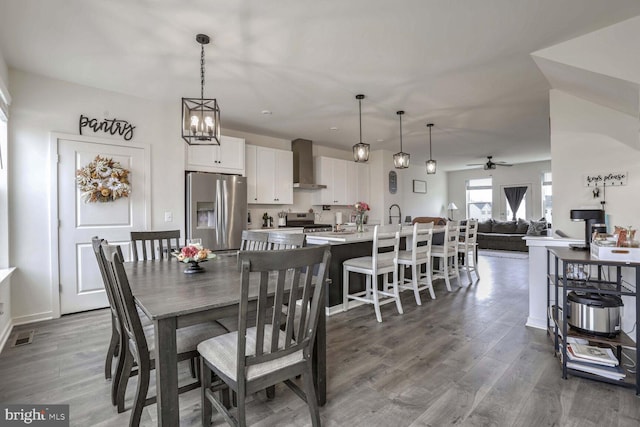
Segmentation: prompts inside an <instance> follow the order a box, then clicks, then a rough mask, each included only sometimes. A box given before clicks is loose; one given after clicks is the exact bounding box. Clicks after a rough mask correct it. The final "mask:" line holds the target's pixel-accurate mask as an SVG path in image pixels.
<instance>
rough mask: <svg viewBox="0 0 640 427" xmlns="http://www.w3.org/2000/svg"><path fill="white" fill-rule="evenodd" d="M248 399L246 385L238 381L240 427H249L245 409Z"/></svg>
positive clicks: (238, 417) (238, 418)
mask: <svg viewBox="0 0 640 427" xmlns="http://www.w3.org/2000/svg"><path fill="white" fill-rule="evenodd" d="M246 397H247V390H246V388H245V385H244V383H243V382H242V381H238V393H237V399H238V403H237V405H236V406H237V408H238V411H237V420H238V427H246V426H247V417H246V413H245V409H246V405H245V400H246Z"/></svg>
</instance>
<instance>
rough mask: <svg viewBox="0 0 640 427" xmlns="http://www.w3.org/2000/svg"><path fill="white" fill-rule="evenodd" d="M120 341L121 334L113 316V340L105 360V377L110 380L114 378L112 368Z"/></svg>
mask: <svg viewBox="0 0 640 427" xmlns="http://www.w3.org/2000/svg"><path fill="white" fill-rule="evenodd" d="M119 341H120V334H119V333H118V330H117V329H116V319H115V318H114V317H113V315H112V316H111V341H110V342H109V348H108V349H107V358H106V360H105V361H104V378H105V379H106V380H109V379H111V378H112V375H111V370H112V367H113V358H114V357H116V351H117V350H118V342H119Z"/></svg>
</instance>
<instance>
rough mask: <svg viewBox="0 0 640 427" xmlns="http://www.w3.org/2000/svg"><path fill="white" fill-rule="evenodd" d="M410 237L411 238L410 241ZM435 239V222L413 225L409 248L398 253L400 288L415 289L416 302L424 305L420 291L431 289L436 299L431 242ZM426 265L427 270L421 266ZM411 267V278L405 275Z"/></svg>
mask: <svg viewBox="0 0 640 427" xmlns="http://www.w3.org/2000/svg"><path fill="white" fill-rule="evenodd" d="M409 239H411V240H410V241H409ZM432 240H433V223H432V222H430V223H426V224H419V223H415V224H414V225H413V234H412V235H411V237H410V238H408V239H407V248H409V249H408V250H404V251H400V252H399V253H398V265H399V266H400V284H399V285H398V286H399V287H400V289H413V294H414V295H415V297H416V304H418V305H422V300H421V299H420V291H421V290H423V289H429V294H430V295H431V299H435V298H436V295H435V294H434V292H433V283H432V281H431V274H432V272H431V242H432ZM422 265H424V266H425V272H424V273H423V272H422V271H421V270H422V269H421V266H422ZM409 267H411V278H410V279H406V278H405V277H404V273H405V269H407V268H409Z"/></svg>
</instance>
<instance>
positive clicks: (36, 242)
mask: <svg viewBox="0 0 640 427" xmlns="http://www.w3.org/2000/svg"><path fill="white" fill-rule="evenodd" d="M10 90H11V95H12V97H13V103H12V105H11V119H10V123H9V147H10V159H9V160H10V164H11V169H10V172H9V173H10V175H9V182H10V184H9V191H10V195H11V199H10V207H9V221H10V226H11V239H10V256H11V259H10V262H11V264H12V265H13V266H16V267H18V271H17V272H16V273H15V274H14V276H13V277H12V290H13V292H12V303H13V307H12V309H13V317H14V321H15V322H16V323H21V322H27V321H32V320H37V319H40V318H47V317H49V316H51V314H52V312H51V310H52V301H51V288H50V287H51V265H50V262H49V259H50V256H51V250H50V248H51V242H50V238H49V214H50V213H49V203H50V202H49V188H50V182H49V176H50V174H49V170H50V164H51V158H50V156H51V153H49V143H50V140H49V135H50V132H54V131H55V132H63V133H70V134H76V135H77V134H78V119H79V116H80V114H84V115H87V116H90V117H96V118H103V117H105V116H106V115H108V116H109V117H117V118H120V119H124V120H127V121H129V122H130V123H132V124H134V125H135V126H136V129H135V131H134V137H133V139H132V141H134V142H139V143H148V144H149V145H150V146H151V163H152V166H151V201H152V203H151V218H152V221H151V224H148V227H150V228H157V229H161V228H165V229H168V228H180V229H182V230H183V228H184V227H183V224H184V212H183V211H184V208H183V206H184V202H183V200H184V167H183V165H184V144H185V143H184V142H183V141H182V140H181V138H180V136H179V127H178V126H177V124H176V123H177V122H176V120H170V119H169V117H179V114H180V102H179V100H176V103H175V104H176V105H175V106H173V105H171V106H163V105H159V104H158V103H156V102H151V101H146V100H142V99H138V98H134V97H129V96H124V95H120V94H117V93H113V92H107V91H103V90H98V89H93V88H88V87H85V86H79V85H75V84H71V83H66V82H62V81H58V80H52V79H48V78H44V77H40V76H37V75H33V74H29V73H25V72H21V71H16V70H13V69H11V70H10ZM105 112H108V114H105ZM92 136H100V137H104V138H109V137H110V138H112V139H118V140H121V139H120V138H119V137H113V136H103V135H92ZM134 191H135V189H134ZM165 210H170V211H172V212H173V222H172V223H165V222H164V211H165ZM183 234H184V230H183Z"/></svg>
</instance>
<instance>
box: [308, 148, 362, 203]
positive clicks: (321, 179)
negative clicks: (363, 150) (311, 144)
mask: <svg viewBox="0 0 640 427" xmlns="http://www.w3.org/2000/svg"><path fill="white" fill-rule="evenodd" d="M315 181H316V183H318V184H324V185H326V186H327V188H325V189H322V190H320V191H318V194H317V196H316V204H319V205H352V204H354V203H355V202H358V201H364V202H367V203H369V165H367V164H364V163H355V162H352V161H350V160H342V159H333V158H330V157H322V156H318V157H316V159H315Z"/></svg>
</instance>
